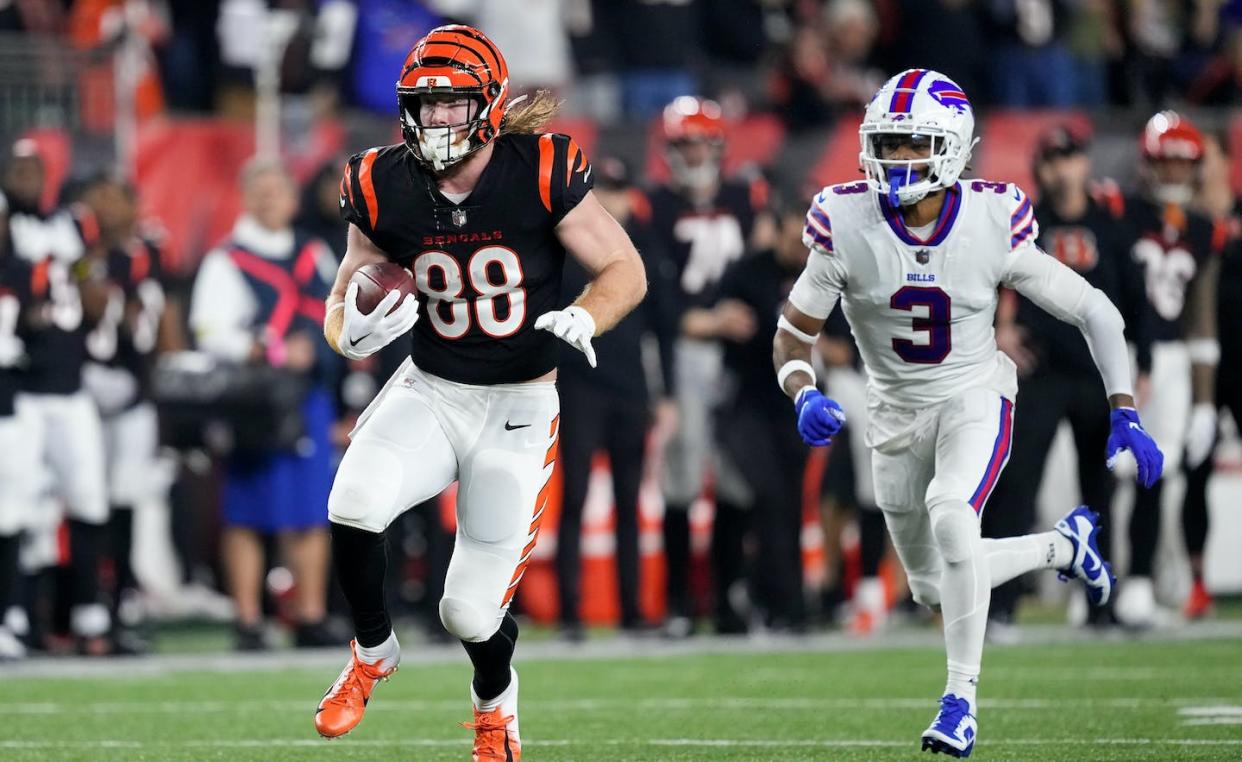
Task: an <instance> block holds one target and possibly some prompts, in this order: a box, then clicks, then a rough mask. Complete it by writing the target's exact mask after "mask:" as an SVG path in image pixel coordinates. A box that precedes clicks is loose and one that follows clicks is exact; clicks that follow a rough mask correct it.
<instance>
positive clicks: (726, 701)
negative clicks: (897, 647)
mask: <svg viewBox="0 0 1242 762" xmlns="http://www.w3.org/2000/svg"><path fill="white" fill-rule="evenodd" d="M1228 701H1229V699H1228V698H1217V697H1185V698H1107V699H1074V698H1057V699H1042V698H983V699H980V700H979V704H980V707H981V708H983V709H987V710H993V711H1007V710H1024V711H1031V710H1063V709H1066V708H1075V707H1077V708H1083V709H1093V708H1095V709H1164V708H1167V707H1169V706H1178V705H1183V708H1182V709H1180V710H1179V712H1180V713H1182V714H1186V715H1188V716H1192V715H1193V716H1202V715H1215V714H1221V713H1222V712H1221V711H1218V710H1220V709H1221V707H1205V706H1203V704H1204V702H1219V703H1220V704H1221V705H1222V706H1223V708H1224V710H1226V712H1225V713H1228V712H1229V711H1233V712H1236V713H1238V714H1239V715H1242V707H1236V706H1232V705H1228V706H1224V704H1225V702H1228ZM935 705H936V701H935V699H931V698H915V697H881V698H844V697H842V698H815V697H788V698H771V697H762V698H748V697H717V698H677V697H664V698H648V699H638V700H636V701H635V700H624V699H597V698H587V699H546V700H540V699H526V700H524V701H523V702H522V706H525V707H527V708H529V709H534V710H542V711H558V710H567V711H613V710H616V709H618V708H627V709H645V710H658V711H677V710H684V711H698V710H703V709H717V710H729V709H737V710H745V709H780V710H789V711H797V710H805V711H822V710H834V709H863V710H873V711H887V710H892V709H919V710H922V709H926V708H928V707H934V706H935ZM463 706H465V702H464V701H460V700H453V699H443V700H432V699H427V700H420V699H408V700H401V699H397V700H384V701H377V702H376V703H375V704H373V705H371V706H369V707H368V710H369V711H372V712H375V711H381V712H398V711H405V712H411V711H455V710H459V709H461V708H462V707H463ZM256 711H269V712H296V713H302V712H305V713H307V714H310V713H311V712H313V711H314V702H313V700H312V699H308V700H301V699H296V700H294V699H289V700H284V699H275V700H271V701H173V700H169V701H104V702H87V703H82V704H77V703H73V702H51V701H42V702H33V703H4V702H0V715H5V714H9V715H28V716H32V715H59V714H74V715H81V714H96V715H113V714H141V713H147V714H210V713H249V712H256Z"/></svg>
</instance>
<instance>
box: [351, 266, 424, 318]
mask: <svg viewBox="0 0 1242 762" xmlns="http://www.w3.org/2000/svg"><path fill="white" fill-rule="evenodd" d="M350 282H352V283H357V284H358V311H359V312H361V313H363V314H365V315H369V314H371V312H373V311H374V310H375V308H376V307H377V306H378V305H379V303H380V302H381V301H383V299H384V297H385V296H387V295H388V292H389V291H400V292H401V294H402V296H401V298H400V299H398V300H397V303H396V304H394V305H393V307H392V309H394V310H395V309H396V308H397V304H401V302H402V301H404V300H405V295H406V294H409V293H411V292H412V291H413V290H414V276H413V275H411V274H410V271H409V270H407V269H405V268H404V267H402V266H401V265H398V264H393V263H392V262H377V263H375V264H370V265H363V266H362V267H359V268H358V269H357V270H355V271H354V274H353V277H352V278H350ZM391 311H392V310H389V312H391Z"/></svg>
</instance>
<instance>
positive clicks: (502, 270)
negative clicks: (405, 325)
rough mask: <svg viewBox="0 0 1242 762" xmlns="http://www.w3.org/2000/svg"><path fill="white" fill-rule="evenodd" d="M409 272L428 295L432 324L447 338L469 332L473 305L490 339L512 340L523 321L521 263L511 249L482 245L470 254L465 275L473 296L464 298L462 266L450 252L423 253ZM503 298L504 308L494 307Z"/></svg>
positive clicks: (481, 325)
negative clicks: (468, 280)
mask: <svg viewBox="0 0 1242 762" xmlns="http://www.w3.org/2000/svg"><path fill="white" fill-rule="evenodd" d="M413 270H414V282H415V283H416V284H417V286H418V290H419V291H422V292H423V293H424V294H426V295H427V316H428V317H429V318H430V319H431V325H432V326H433V327H434V328H435V330H436V333H438V334H440V336H441V337H443V338H445V339H460V338H461V337H462V336H465V335H466V333H468V332H469V331H470V304H471V302H473V304H474V315H475V322H477V324H478V326H479V329H480V330H482V331H483V333H485V334H487V335H488V336H490V337H492V338H493V339H503V338H505V337H506V336H512V335H513V334H515V333H517V331H518V329H519V328H521V327H522V323H523V322H524V321H525V320H526V289H524V288H522V280H523V277H524V276H523V274H522V263H521V261H520V260H519V259H518V255H517V252H515V251H513V249H509V248H506V247H504V246H484V247H483V248H481V249H479V250H478V251H476V252H475V253H474V254H472V255H471V257H470V261H469V262H468V263H467V264H466V273H465V275H466V276H467V277H469V279H470V287H471V289H473V290H474V292H475V296H474V297H473V298H470V297H465V298H463V296H462V291H464V290H465V287H466V284H465V278H464V277H463V274H462V271H461V265H459V264H458V263H457V260H456V259H454V258H453V256H452V255H450V254H449V253H448V252H444V251H424V252H423V253H422V254H419V255H418V256H417V257H416V258H415V259H414V263H413ZM502 298H503V299H504V300H505V301H506V304H505V306H504V307H502V308H497V305H496V302H497V300H498V299H502ZM501 315H503V317H501Z"/></svg>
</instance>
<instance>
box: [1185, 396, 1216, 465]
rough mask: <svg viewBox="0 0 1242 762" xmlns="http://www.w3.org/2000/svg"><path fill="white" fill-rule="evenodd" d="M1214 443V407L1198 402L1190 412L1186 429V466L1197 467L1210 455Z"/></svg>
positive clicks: (1207, 403)
mask: <svg viewBox="0 0 1242 762" xmlns="http://www.w3.org/2000/svg"><path fill="white" fill-rule="evenodd" d="M1215 442H1216V406H1215V405H1213V404H1211V403H1209V402H1200V403H1199V404H1197V405H1195V406H1194V408H1193V409H1191V411H1190V425H1189V426H1188V427H1187V428H1186V465H1188V466H1190V467H1191V468H1195V467H1197V466H1199V465H1200V464H1201V463H1203V461H1205V460H1207V457H1208V455H1211V454H1212V445H1213V444H1214V443H1215Z"/></svg>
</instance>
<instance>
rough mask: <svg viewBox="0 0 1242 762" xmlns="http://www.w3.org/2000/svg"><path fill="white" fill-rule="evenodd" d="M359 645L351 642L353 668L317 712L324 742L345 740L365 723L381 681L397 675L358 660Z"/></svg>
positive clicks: (347, 668)
mask: <svg viewBox="0 0 1242 762" xmlns="http://www.w3.org/2000/svg"><path fill="white" fill-rule="evenodd" d="M357 649H358V642H357V641H355V640H351V641H350V642H349V652H350V653H349V664H346V665H345V669H344V670H343V671H342V672H341V676H340V677H338V678H337V679H336V682H335V683H333V684H332V687H331V688H328V691H327V693H325V694H323V699H322V700H321V701H320V702H319V708H318V709H316V710H315V730H318V731H319V735H321V736H323V737H324V738H336V737H337V736H343V735H345V734H346V733H348V732H349V731H351V730H353V729H354V727H355V726H356V725H357V724H358V723H360V722H362V714H363V713H364V712H365V711H366V710H367V702H368V701H370V700H371V691H373V690H375V685H376V684H377V683H378V682H379V681H380V680H387V679H388V676H389V675H391V674H392V673H393V672H396V671H397V668H396V667H395V666H394V667H392V668H391V669H386V670H384V669H380V668H379V667H378V666H377V665H375V664H367V663H365V662H363V661H361V660H359V659H358V650H357Z"/></svg>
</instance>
